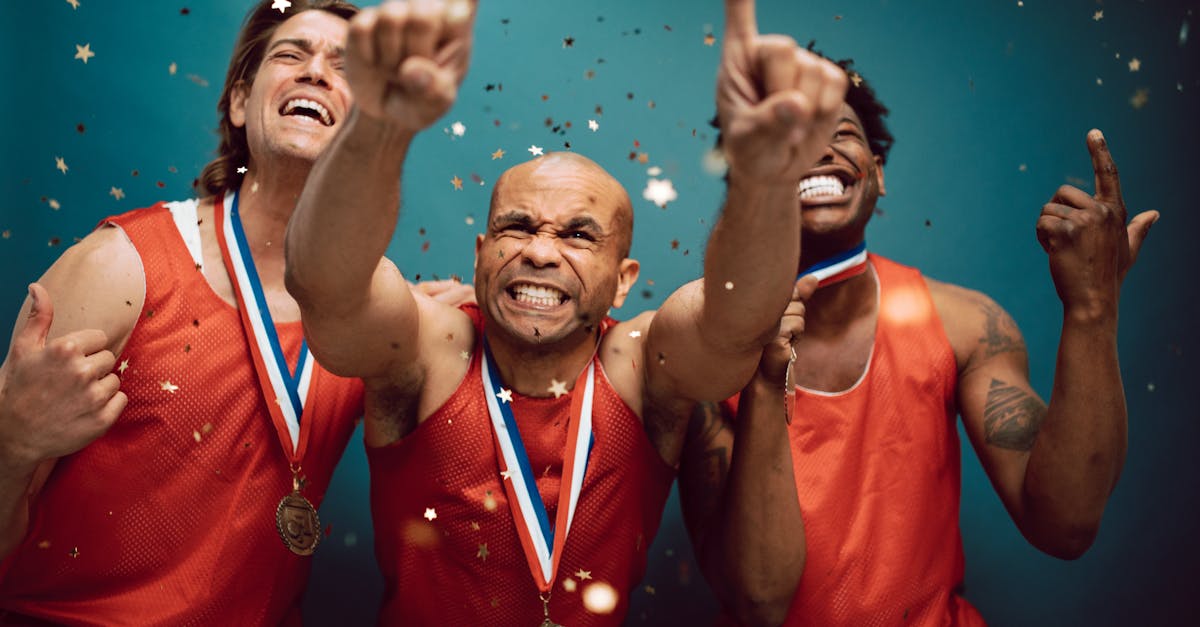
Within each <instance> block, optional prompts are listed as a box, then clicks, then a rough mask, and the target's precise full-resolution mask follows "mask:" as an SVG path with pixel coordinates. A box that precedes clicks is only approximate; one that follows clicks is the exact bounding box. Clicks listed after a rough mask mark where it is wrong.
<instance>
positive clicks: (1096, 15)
mask: <svg viewBox="0 0 1200 627" xmlns="http://www.w3.org/2000/svg"><path fill="white" fill-rule="evenodd" d="M1102 19H1104V10H1103V9H1101V10H1099V11H1096V12H1095V13H1093V14H1092V20H1094V21H1096V22H1099V21H1100V20H1102Z"/></svg>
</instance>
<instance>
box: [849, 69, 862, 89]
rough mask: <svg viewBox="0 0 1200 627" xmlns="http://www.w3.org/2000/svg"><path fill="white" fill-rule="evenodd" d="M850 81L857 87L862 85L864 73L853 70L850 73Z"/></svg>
mask: <svg viewBox="0 0 1200 627" xmlns="http://www.w3.org/2000/svg"><path fill="white" fill-rule="evenodd" d="M850 82H851V83H854V86H855V87H862V82H863V77H862V74H859V73H858V72H851V73H850Z"/></svg>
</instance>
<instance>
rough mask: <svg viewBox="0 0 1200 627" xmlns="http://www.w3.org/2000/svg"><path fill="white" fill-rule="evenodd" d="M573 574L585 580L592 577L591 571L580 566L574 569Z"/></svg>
mask: <svg viewBox="0 0 1200 627" xmlns="http://www.w3.org/2000/svg"><path fill="white" fill-rule="evenodd" d="M575 576H576V577H579V579H580V581H587V580H588V579H591V578H592V571H590V570H584V569H582V568H580V569H579V570H577V571H575Z"/></svg>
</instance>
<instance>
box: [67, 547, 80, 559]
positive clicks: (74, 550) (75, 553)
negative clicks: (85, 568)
mask: <svg viewBox="0 0 1200 627" xmlns="http://www.w3.org/2000/svg"><path fill="white" fill-rule="evenodd" d="M67 555H70V556H71V557H72V558H77V557H79V547H77V546H76V547H71V550H70V551H67Z"/></svg>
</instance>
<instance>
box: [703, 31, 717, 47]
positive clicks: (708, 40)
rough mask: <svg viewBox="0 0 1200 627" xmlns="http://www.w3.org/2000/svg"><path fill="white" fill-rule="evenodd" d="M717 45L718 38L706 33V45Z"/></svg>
mask: <svg viewBox="0 0 1200 627" xmlns="http://www.w3.org/2000/svg"><path fill="white" fill-rule="evenodd" d="M715 43H717V36H716V35H714V34H712V33H704V45H706V46H711V45H713V44H715Z"/></svg>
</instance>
